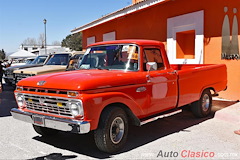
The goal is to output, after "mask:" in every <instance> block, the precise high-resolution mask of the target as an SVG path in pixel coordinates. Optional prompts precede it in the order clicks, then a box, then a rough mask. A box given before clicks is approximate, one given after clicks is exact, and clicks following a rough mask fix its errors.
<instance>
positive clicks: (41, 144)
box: [0, 86, 240, 160]
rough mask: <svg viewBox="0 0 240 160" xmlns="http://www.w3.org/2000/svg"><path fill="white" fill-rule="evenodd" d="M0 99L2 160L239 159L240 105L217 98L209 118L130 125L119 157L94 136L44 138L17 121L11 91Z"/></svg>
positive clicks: (185, 112)
mask: <svg viewBox="0 0 240 160" xmlns="http://www.w3.org/2000/svg"><path fill="white" fill-rule="evenodd" d="M4 89H5V91H4V92H3V93H1V94H0V159H4V160H5V159H37V160H43V159H64V160H65V159H164V160H165V159H170V160H171V159H199V160H200V159H201V160H202V159H214V160H215V159H216V160H218V159H224V160H226V159H239V157H240V135H236V134H234V133H233V132H234V130H237V129H240V103H239V102H238V103H237V102H233V101H224V100H219V99H215V100H214V101H213V111H212V112H211V115H209V116H208V117H206V118H201V119H199V118H195V117H194V116H193V115H192V113H191V111H190V109H189V108H188V107H187V106H186V107H184V109H183V112H182V113H179V114H177V115H174V116H172V117H167V118H163V119H160V120H157V121H155V122H152V123H149V124H146V125H143V126H141V127H135V126H130V131H129V136H128V141H127V144H126V147H125V148H124V149H123V150H122V151H120V152H118V153H116V154H112V155H111V154H106V153H103V152H100V151H99V150H98V149H97V147H96V146H95V144H94V141H93V135H92V133H89V134H85V135H76V134H71V133H65V132H60V134H58V135H57V136H54V137H48V138H45V137H42V136H40V135H38V134H37V133H36V132H35V131H34V130H33V128H32V126H31V124H28V123H25V122H21V121H18V120H15V119H13V118H12V117H11V115H10V110H11V108H14V107H17V105H16V102H15V100H14V96H13V88H11V87H10V86H4Z"/></svg>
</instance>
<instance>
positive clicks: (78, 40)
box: [62, 32, 82, 51]
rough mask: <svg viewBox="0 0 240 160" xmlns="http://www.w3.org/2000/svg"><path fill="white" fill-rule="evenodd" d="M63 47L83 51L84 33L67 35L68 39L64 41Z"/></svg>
mask: <svg viewBox="0 0 240 160" xmlns="http://www.w3.org/2000/svg"><path fill="white" fill-rule="evenodd" d="M62 47H68V48H70V49H72V50H75V51H81V50H82V32H79V33H75V34H70V35H67V37H66V38H65V39H63V40H62Z"/></svg>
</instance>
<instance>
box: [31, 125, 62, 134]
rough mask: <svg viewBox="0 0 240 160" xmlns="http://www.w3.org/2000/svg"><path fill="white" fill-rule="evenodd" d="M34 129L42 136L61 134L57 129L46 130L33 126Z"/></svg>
mask: <svg viewBox="0 0 240 160" xmlns="http://www.w3.org/2000/svg"><path fill="white" fill-rule="evenodd" d="M33 128H34V130H35V131H36V132H37V133H38V134H40V135H42V136H54V135H56V134H58V132H59V131H58V130H56V129H51V128H46V127H41V126H36V125H33Z"/></svg>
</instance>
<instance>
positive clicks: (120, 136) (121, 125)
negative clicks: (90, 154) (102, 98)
mask: <svg viewBox="0 0 240 160" xmlns="http://www.w3.org/2000/svg"><path fill="white" fill-rule="evenodd" d="M127 135H128V119H127V115H126V113H125V112H124V110H123V109H121V108H120V107H115V106H111V107H109V108H107V109H106V110H104V111H103V113H102V115H101V117H100V120H99V125H98V128H97V129H96V130H95V131H94V140H95V143H96V146H97V147H98V149H99V150H101V151H103V152H107V153H114V152H117V151H119V150H121V149H122V148H123V147H124V145H125V143H126V141H127Z"/></svg>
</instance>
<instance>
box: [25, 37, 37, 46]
mask: <svg viewBox="0 0 240 160" xmlns="http://www.w3.org/2000/svg"><path fill="white" fill-rule="evenodd" d="M22 44H23V45H29V46H35V45H37V41H36V39H35V38H29V37H28V38H27V39H25V40H24V41H23V43H22Z"/></svg>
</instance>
